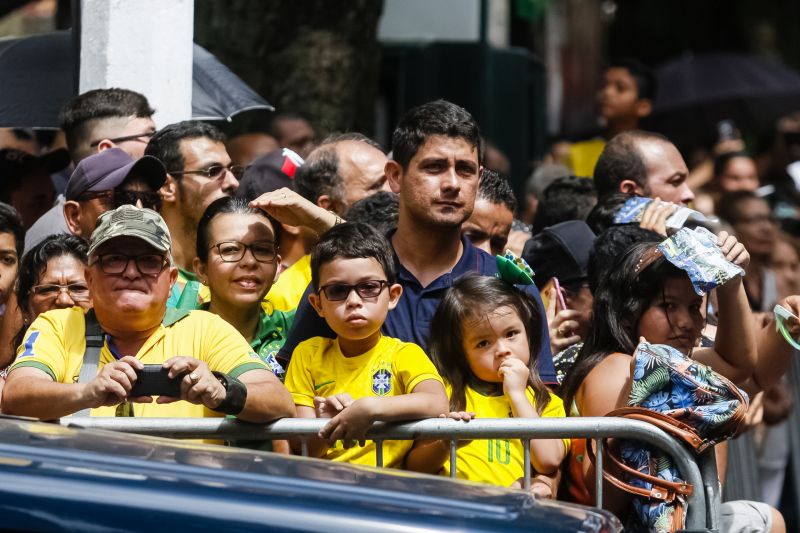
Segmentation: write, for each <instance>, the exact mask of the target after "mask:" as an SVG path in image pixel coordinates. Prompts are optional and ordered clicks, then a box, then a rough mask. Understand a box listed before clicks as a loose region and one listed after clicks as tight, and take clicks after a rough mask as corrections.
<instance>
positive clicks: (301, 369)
mask: <svg viewBox="0 0 800 533" xmlns="http://www.w3.org/2000/svg"><path fill="white" fill-rule="evenodd" d="M307 342H308V341H306V342H302V343H300V344H299V345H298V346H297V348H295V350H294V353H293V354H292V360H291V361H289V368H288V369H287V370H286V380H285V381H284V384H285V385H286V388H287V389H289V392H290V393H291V394H292V399H293V400H294V403H295V405H302V406H305V407H314V396H315V394H314V378H313V377H312V376H311V371H310V368H309V364H308V361H309V359H310V356H311V355H312V353H311V352H310V351H309V346H308V344H307Z"/></svg>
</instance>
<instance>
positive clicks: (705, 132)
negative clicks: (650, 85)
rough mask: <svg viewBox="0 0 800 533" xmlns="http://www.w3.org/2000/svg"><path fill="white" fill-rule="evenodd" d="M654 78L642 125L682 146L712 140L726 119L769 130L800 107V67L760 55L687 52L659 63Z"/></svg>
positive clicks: (752, 130)
mask: <svg viewBox="0 0 800 533" xmlns="http://www.w3.org/2000/svg"><path fill="white" fill-rule="evenodd" d="M656 79H657V83H658V93H657V95H656V99H655V102H654V109H653V114H652V116H650V117H648V119H647V120H645V121H644V122H643V127H646V128H648V129H654V130H656V131H660V132H662V133H664V134H666V135H667V136H669V137H670V138H671V139H673V140H674V141H675V142H676V143H677V144H678V145H680V146H683V147H689V146H696V145H701V144H706V145H709V144H713V142H714V141H715V140H716V139H717V124H718V123H719V122H720V121H722V120H728V119H730V120H733V122H734V123H735V125H736V126H737V127H738V128H739V129H741V130H742V132H743V133H745V134H746V135H757V136H763V135H769V134H770V133H771V132H772V131H773V130H774V126H775V121H776V120H777V119H778V118H780V117H782V116H784V115H786V114H788V113H791V112H793V111H796V110H798V109H800V73H798V72H796V71H794V70H792V69H790V68H788V67H786V66H785V65H783V64H781V63H779V62H777V61H771V60H768V59H764V58H761V57H757V56H752V55H742V54H710V53H709V54H698V55H687V56H683V57H681V58H679V59H676V60H673V61H670V62H667V63H665V64H664V65H662V66H661V67H659V68H658V69H657V70H656Z"/></svg>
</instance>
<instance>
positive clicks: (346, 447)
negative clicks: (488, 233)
mask: <svg viewBox="0 0 800 533" xmlns="http://www.w3.org/2000/svg"><path fill="white" fill-rule="evenodd" d="M311 276H312V284H313V287H314V292H313V293H312V294H310V295H309V302H310V303H311V305H312V306H313V307H314V309H315V310H316V312H317V313H318V314H319V315H320V316H321V317H322V318H324V319H325V321H326V322H327V323H328V325H329V326H330V327H331V329H332V330H333V331H334V333H336V338H333V339H329V338H325V337H314V338H311V339H308V340H306V341H304V342H302V343H300V344H299V345H298V346H297V348H296V349H295V350H294V354H293V356H292V359H291V363H290V365H289V369H288V371H287V374H286V386H287V388H288V389H289V391H290V392H291V393H292V397H293V399H294V402H295V405H296V407H297V414H298V416H300V417H303V418H329V419H330V420H329V422H328V423H327V424H326V425H325V426H324V427H323V429H322V430H321V431H320V433H319V439H314V440H312V441H311V442H310V443H309V453H310V454H311V455H312V456H316V457H324V458H326V459H331V460H334V461H343V462H349V463H357V464H366V465H375V464H376V451H375V444H374V443H373V442H369V443H365V440H364V437H365V433H366V432H367V430H368V429H369V428H370V427H371V426H372V423H373V422H377V421H384V422H390V421H400V420H414V419H420V418H430V417H436V416H439V415H440V414H443V413H445V412H447V407H448V403H447V396H446V395H445V391H444V386H443V385H442V379H441V377H439V374H438V372H437V371H436V368H435V367H434V366H433V363H431V361H430V359H428V356H427V355H425V352H423V351H422V349H421V348H420V347H419V346H417V345H416V344H413V343H407V342H402V341H400V340H398V339H395V338H392V337H386V336H383V335H382V334H381V326H382V325H383V322H384V320H385V319H386V315H387V313H388V312H389V310H390V309H393V308H394V307H395V306H396V305H397V302H398V300H399V299H400V296H401V294H402V293H403V288H402V286H401V285H399V284H398V283H396V279H395V262H394V257H393V254H392V251H391V248H390V246H389V243H388V242H387V241H386V239H385V238H384V237H383V236H382V235H380V234H379V233H378V232H377V231H376V230H374V229H372V228H371V227H369V226H367V225H365V224H358V223H345V224H340V225H338V226H335V227H334V228H333V229H331V230H330V231H328V232H327V233H326V234H325V235H323V236H322V238H321V239H320V241H319V243H318V244H317V245H316V247H315V248H314V250H313V252H312V254H311ZM354 440H358V441H359V442H360V445H354V442H353V441H354ZM298 444H299V443H298ZM410 447H411V443H410V442H408V441H387V442H385V443H384V445H383V464H384V465H385V466H390V467H393V466H400V465H401V464H402V461H403V457H404V456H405V454H406V452H407V451H408V449H409V448H410Z"/></svg>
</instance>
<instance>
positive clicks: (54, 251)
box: [15, 233, 89, 345]
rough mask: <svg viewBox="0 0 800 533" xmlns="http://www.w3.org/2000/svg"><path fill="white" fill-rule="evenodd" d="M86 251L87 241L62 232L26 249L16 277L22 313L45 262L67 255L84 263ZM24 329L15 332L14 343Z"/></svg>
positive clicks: (86, 255)
mask: <svg viewBox="0 0 800 533" xmlns="http://www.w3.org/2000/svg"><path fill="white" fill-rule="evenodd" d="M88 252H89V243H87V242H86V241H85V240H83V239H82V238H80V237H78V236H77V235H72V234H64V233H62V234H59V235H50V236H49V237H46V238H45V239H44V240H43V241H42V242H40V243H39V244H37V245H36V246H34V247H33V248H31V249H30V250H28V251H27V252H26V253H25V255H23V256H22V260H21V261H20V264H19V277H18V278H17V305H19V308H20V309H22V311H23V313H24V312H26V311H27V309H28V304H29V303H30V298H31V289H32V288H33V287H34V286H35V285H38V283H39V280H40V279H41V277H42V274H44V271H45V269H47V263H48V262H49V261H50V260H51V259H55V258H56V257H62V256H65V255H69V256H72V257H74V258H75V259H77V260H78V261H80V262H81V263H83V264H84V265H86V264H88V262H89V258H88ZM26 329H27V326H25V325H23V326H22V329H21V330H20V331H19V332H18V333H17V337H16V339H15V341H16V345H19V344H20V343H21V342H22V337H23V336H24V335H25V330H26Z"/></svg>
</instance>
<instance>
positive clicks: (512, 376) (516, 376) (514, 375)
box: [497, 357, 531, 396]
mask: <svg viewBox="0 0 800 533" xmlns="http://www.w3.org/2000/svg"><path fill="white" fill-rule="evenodd" d="M497 373H498V374H500V377H502V378H503V393H504V394H505V395H506V396H509V395H511V394H514V393H520V392H522V393H524V392H525V389H527V388H528V377H529V376H530V374H531V371H530V370H529V369H528V367H527V366H525V363H523V362H522V361H520V360H519V359H517V358H516V357H506V358H505V359H503V362H502V363H500V368H498V369H497Z"/></svg>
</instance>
